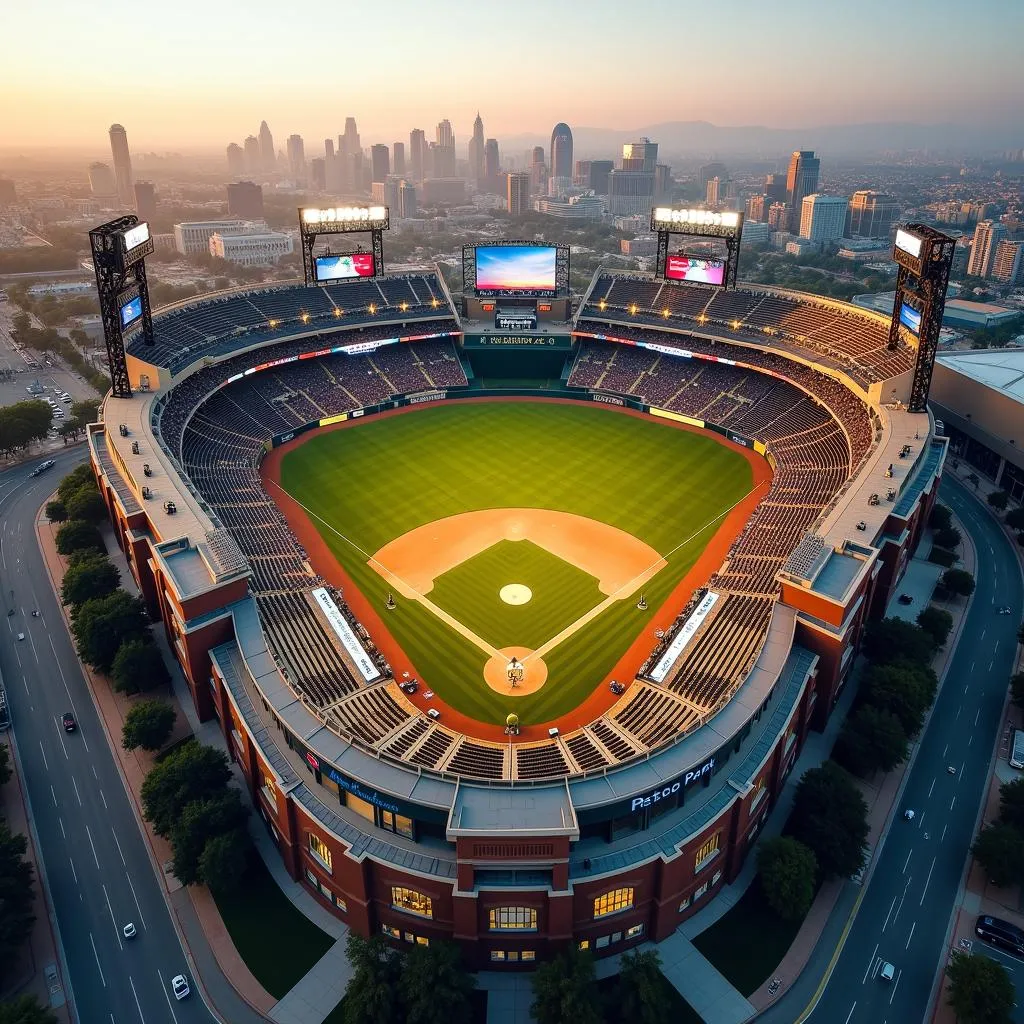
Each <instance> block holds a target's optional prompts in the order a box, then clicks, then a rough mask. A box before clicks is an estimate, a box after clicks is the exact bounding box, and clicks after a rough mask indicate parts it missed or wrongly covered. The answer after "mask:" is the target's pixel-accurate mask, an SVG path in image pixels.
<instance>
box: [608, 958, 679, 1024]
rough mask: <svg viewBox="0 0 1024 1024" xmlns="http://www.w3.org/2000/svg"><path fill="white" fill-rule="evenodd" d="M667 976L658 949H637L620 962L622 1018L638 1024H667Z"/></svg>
mask: <svg viewBox="0 0 1024 1024" xmlns="http://www.w3.org/2000/svg"><path fill="white" fill-rule="evenodd" d="M666 984H667V983H666V981H665V975H664V974H662V973H661V957H660V956H659V955H658V951H657V950H655V949H647V950H640V949H635V950H633V952H632V953H625V954H624V955H623V957H622V960H621V961H620V963H619V1005H618V1017H619V1019H620V1020H623V1021H630V1022H635V1024H664V1020H665V1006H666V998H665V995H666V993H665V985H666Z"/></svg>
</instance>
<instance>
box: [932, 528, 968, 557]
mask: <svg viewBox="0 0 1024 1024" xmlns="http://www.w3.org/2000/svg"><path fill="white" fill-rule="evenodd" d="M932 540H933V541H935V543H936V544H937V545H938V546H939V547H940V548H946V549H947V550H949V551H952V550H953V548H955V547H959V545H960V541H962V540H963V536H962V535H961V533H960V531H959V530H958V529H957V528H956V527H955V526H947V527H944V528H943V529H941V530H936V531H935V532H934V533H933V534H932Z"/></svg>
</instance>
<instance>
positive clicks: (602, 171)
mask: <svg viewBox="0 0 1024 1024" xmlns="http://www.w3.org/2000/svg"><path fill="white" fill-rule="evenodd" d="M614 167H615V164H614V162H613V161H611V160H591V161H590V179H589V181H587V187H588V188H592V189H593V190H594V193H595V194H596V195H599V196H606V195H608V175H609V174H611V173H612V170H613V168H614Z"/></svg>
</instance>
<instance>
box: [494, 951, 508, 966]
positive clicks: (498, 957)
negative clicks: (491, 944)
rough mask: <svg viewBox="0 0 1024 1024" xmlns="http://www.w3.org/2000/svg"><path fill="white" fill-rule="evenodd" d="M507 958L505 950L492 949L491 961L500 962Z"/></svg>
mask: <svg viewBox="0 0 1024 1024" xmlns="http://www.w3.org/2000/svg"><path fill="white" fill-rule="evenodd" d="M504 960H505V950H503V949H492V950H491V962H492V963H496V964H500V963H502V962H503V961H504Z"/></svg>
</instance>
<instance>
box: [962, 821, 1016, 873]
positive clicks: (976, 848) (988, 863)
mask: <svg viewBox="0 0 1024 1024" xmlns="http://www.w3.org/2000/svg"><path fill="white" fill-rule="evenodd" d="M971 853H973V854H974V856H975V858H976V859H977V861H978V863H979V864H981V866H982V867H983V868H984V869H985V871H986V872H988V877H989V878H990V879H991V881H992V883H993V884H994V885H997V886H999V887H1000V888H1002V887H1004V886H1007V885H1013V884H1014V883H1015V882H1019V881H1020V880H1021V875H1022V869H1024V836H1022V835H1021V833H1020V832H1019V831H1018V830H1017V829H1015V828H1014V827H1013V826H1012V825H1008V824H1007V823H1006V822H1004V821H996V822H993V823H992V824H991V825H986V826H985V827H984V828H983V829H982V830H981V831H980V832H979V833H978V837H977V838H976V839H975V840H974V845H973V846H972V847H971Z"/></svg>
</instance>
